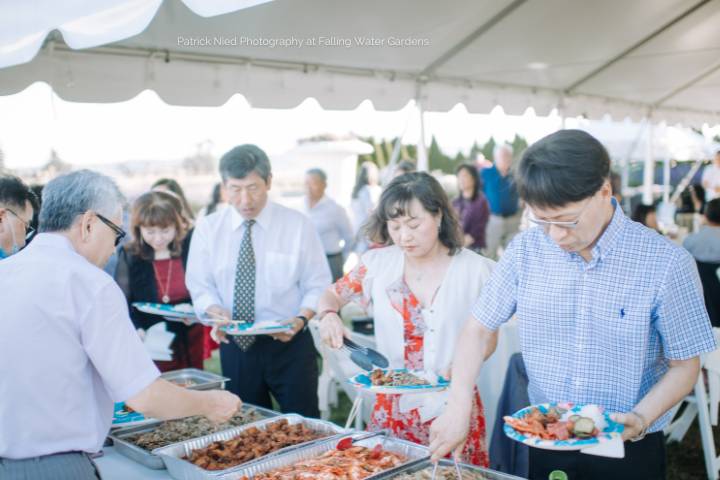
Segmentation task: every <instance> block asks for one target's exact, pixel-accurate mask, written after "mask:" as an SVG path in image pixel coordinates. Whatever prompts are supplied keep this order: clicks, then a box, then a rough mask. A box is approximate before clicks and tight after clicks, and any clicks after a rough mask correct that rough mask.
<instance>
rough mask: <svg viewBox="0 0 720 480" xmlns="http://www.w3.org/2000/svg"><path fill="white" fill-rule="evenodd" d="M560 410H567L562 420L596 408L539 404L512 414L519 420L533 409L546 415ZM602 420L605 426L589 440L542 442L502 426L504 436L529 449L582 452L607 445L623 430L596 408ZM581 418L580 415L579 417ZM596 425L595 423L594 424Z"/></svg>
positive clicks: (562, 404)
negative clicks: (550, 410) (551, 411)
mask: <svg viewBox="0 0 720 480" xmlns="http://www.w3.org/2000/svg"><path fill="white" fill-rule="evenodd" d="M551 407H555V408H562V409H565V410H568V413H566V414H564V415H563V418H567V417H569V416H570V415H581V413H580V412H581V411H582V410H583V408H586V407H597V406H596V405H595V406H594V405H575V404H573V403H569V402H565V403H541V404H539V405H531V406H529V407H525V408H523V409H522V410H518V411H517V412H515V413H514V414H512V417H513V418H518V419H521V418H523V417H525V415H526V414H528V413H530V411H531V410H532V409H533V408H537V409H539V410H540V411H541V412H542V413H546V412H547V411H548V409H549V408H551ZM597 408H598V409H599V411H600V412H601V413H600V414H601V415H602V417H603V419H604V420H605V423H606V426H605V428H603V430H602V431H601V432H600V433H599V434H598V435H597V436H596V437H591V438H582V439H581V438H570V439H568V440H543V439H541V438H539V437H537V436H534V435H530V434H525V433H521V432H518V431H517V430H515V429H514V428H513V427H511V426H510V425H509V424H508V423H507V422H505V425H504V426H503V429H504V431H505V435H507V436H508V437H510V438H512V439H513V440H516V441H518V442H520V443H524V444H525V445H528V446H530V447H535V448H542V449H544V450H582V449H584V448H588V447H593V446H595V445H599V444H601V443H607V442H609V441H611V440H613V439H615V438H617V437H619V436H620V435H621V434H622V432H623V430H624V429H625V426H624V425H621V424H619V423H617V422H614V421H612V420H611V419H610V415H609V414H608V413H607V412H605V411H604V409H603V407H597ZM581 416H582V415H581ZM596 423H597V422H596Z"/></svg>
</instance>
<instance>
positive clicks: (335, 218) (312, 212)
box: [304, 195, 353, 256]
mask: <svg viewBox="0 0 720 480" xmlns="http://www.w3.org/2000/svg"><path fill="white" fill-rule="evenodd" d="M304 205H305V209H304V213H305V214H306V215H307V216H308V217H309V218H310V221H311V222H312V223H313V225H314V226H315V230H317V232H318V235H320V240H321V241H322V244H323V248H324V249H325V254H326V255H335V254H337V253H340V252H342V253H343V254H344V255H346V256H347V255H348V254H349V253H350V252H351V249H352V246H353V230H352V226H351V225H350V219H349V218H348V215H347V213H346V212H345V209H344V208H343V207H341V206H340V205H338V203H337V202H335V200H333V199H332V198H330V197H328V196H326V195H323V197H322V198H321V199H320V201H318V203H316V204H315V206H314V207H312V208H311V207H310V204H309V202H308V199H307V197H305V204H304ZM341 242H344V244H342V245H341Z"/></svg>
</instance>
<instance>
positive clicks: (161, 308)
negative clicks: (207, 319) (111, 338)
mask: <svg viewBox="0 0 720 480" xmlns="http://www.w3.org/2000/svg"><path fill="white" fill-rule="evenodd" d="M132 306H133V307H135V308H137V309H138V310H140V311H141V312H143V313H149V314H151V315H161V316H163V317H166V318H168V319H181V318H188V317H190V318H194V317H195V311H194V310H193V309H192V305H190V304H189V303H181V304H178V305H167V304H164V303H148V302H136V303H133V304H132Z"/></svg>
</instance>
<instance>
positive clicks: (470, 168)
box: [455, 163, 482, 201]
mask: <svg viewBox="0 0 720 480" xmlns="http://www.w3.org/2000/svg"><path fill="white" fill-rule="evenodd" d="M461 170H465V171H466V172H467V173H469V174H470V176H471V177H472V179H473V182H474V183H473V185H475V186H474V187H473V194H472V198H471V200H472V201H475V199H476V198H477V196H478V192H480V188H481V187H482V181H481V180H480V174H479V173H478V171H477V168H475V166H474V165H470V164H469V163H463V164H462V165H460V166H459V167H457V169H456V170H455V175H457V174H458V173H460V171H461ZM460 195H461V196H462V192H460Z"/></svg>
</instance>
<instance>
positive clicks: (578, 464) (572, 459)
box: [530, 432, 665, 480]
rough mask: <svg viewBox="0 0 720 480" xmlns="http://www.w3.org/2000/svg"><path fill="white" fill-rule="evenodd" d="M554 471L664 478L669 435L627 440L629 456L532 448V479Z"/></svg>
mask: <svg viewBox="0 0 720 480" xmlns="http://www.w3.org/2000/svg"><path fill="white" fill-rule="evenodd" d="M553 470H562V471H563V472H565V473H566V474H567V476H568V480H587V479H589V480H595V479H597V480H601V479H602V480H607V479H611V480H638V479H643V480H664V479H665V438H664V436H663V433H662V432H655V433H651V434H649V435H647V436H646V437H645V438H644V439H642V440H640V441H639V442H625V458H607V457H598V456H595V455H586V454H584V453H580V452H577V451H574V452H556V451H552V450H541V449H539V448H530V479H531V480H547V479H548V476H549V475H550V472H552V471H553Z"/></svg>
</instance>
